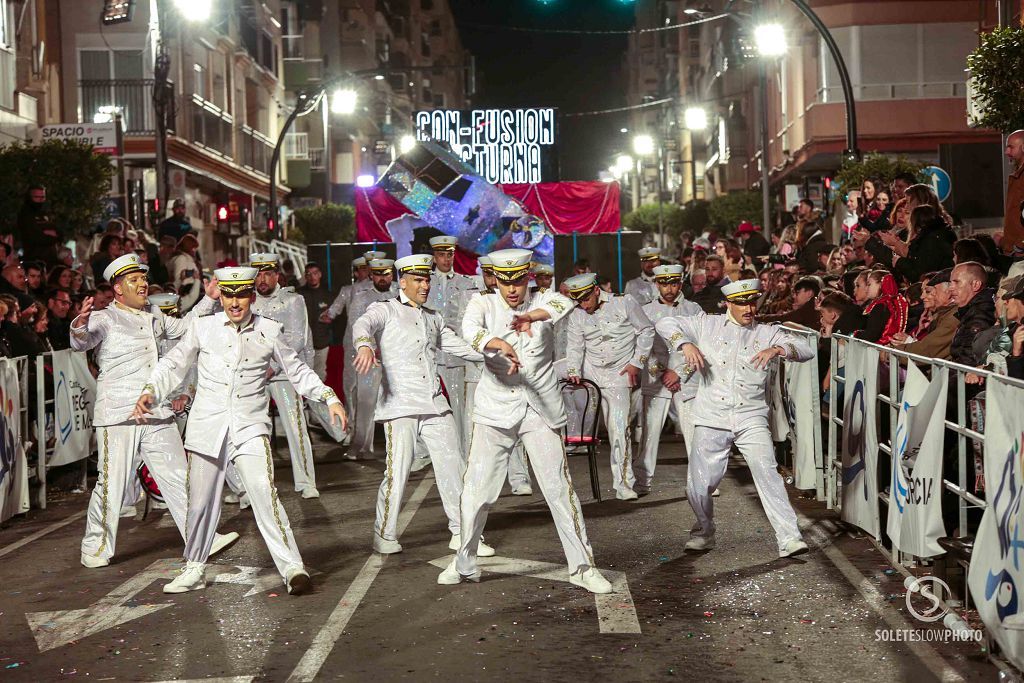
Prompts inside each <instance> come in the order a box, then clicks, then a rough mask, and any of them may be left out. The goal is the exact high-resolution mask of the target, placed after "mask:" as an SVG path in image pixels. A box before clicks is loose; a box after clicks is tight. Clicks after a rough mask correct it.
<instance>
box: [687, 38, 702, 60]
mask: <svg viewBox="0 0 1024 683" xmlns="http://www.w3.org/2000/svg"><path fill="white" fill-rule="evenodd" d="M687 47H688V48H689V51H690V52H689V54H690V59H700V39H698V38H690V41H689V43H688V44H687Z"/></svg>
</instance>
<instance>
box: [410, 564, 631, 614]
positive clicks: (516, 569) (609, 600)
mask: <svg viewBox="0 0 1024 683" xmlns="http://www.w3.org/2000/svg"><path fill="white" fill-rule="evenodd" d="M454 558H455V556H454V555H448V556H446V557H439V558H437V559H436V560H431V561H430V564H432V565H434V566H435V567H438V568H439V569H444V568H446V567H447V566H448V565H449V564H451V561H452V560H453V559H454ZM477 565H478V566H479V567H480V569H483V570H486V571H490V572H494V573H496V574H512V575H515V576H528V577H531V578H534V579H543V580H544V581H563V582H565V583H568V582H569V570H568V569H567V568H566V566H565V565H564V564H554V563H551V562H539V561H537V560H520V559H517V558H513V557H500V556H498V555H495V556H494V557H479V558H477ZM601 574H602V575H603V576H604V577H605V578H606V579H608V581H609V582H610V583H611V584H612V590H613V592H611V593H606V594H604V595H596V594H595V595H594V601H595V603H596V604H597V621H598V627H599V628H600V632H601V633H640V621H639V620H638V619H637V616H636V606H635V605H634V604H633V596H632V594H630V592H629V582H628V581H627V580H626V574H625V572H619V571H615V570H613V569H602V570H601ZM580 590H586V589H583V588H581V589H580Z"/></svg>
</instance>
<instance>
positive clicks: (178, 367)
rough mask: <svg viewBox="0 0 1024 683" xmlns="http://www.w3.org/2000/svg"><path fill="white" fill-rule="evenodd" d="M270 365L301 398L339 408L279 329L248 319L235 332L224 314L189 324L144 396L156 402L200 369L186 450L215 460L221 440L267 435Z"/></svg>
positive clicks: (276, 325)
mask: <svg viewBox="0 0 1024 683" xmlns="http://www.w3.org/2000/svg"><path fill="white" fill-rule="evenodd" d="M271 363H276V364H277V365H278V367H280V368H281V372H283V373H284V375H285V376H286V377H287V378H288V381H290V382H291V383H292V386H294V387H295V390H296V391H297V392H298V393H299V394H301V395H302V396H305V397H306V398H308V399H310V400H314V401H323V402H325V403H327V404H331V403H336V402H338V398H337V396H335V395H334V391H332V390H331V389H329V388H328V387H326V386H325V385H324V383H323V382H321V381H320V378H319V377H317V376H316V373H314V372H313V371H312V370H311V369H310V368H309V366H308V365H306V364H305V363H303V362H302V360H300V359H299V357H298V355H296V353H295V351H294V350H292V348H291V347H290V346H288V344H286V343H285V341H284V338H283V334H282V329H281V324H280V323H277V322H274V321H273V320H270V319H269V318H264V317H262V316H260V315H252V316H250V318H249V320H248V321H247V322H246V323H245V324H244V325H243V326H241V327H236V326H235V325H234V324H233V323H232V322H231V321H230V320H229V319H228V317H227V314H226V313H223V312H222V313H217V314H215V315H211V316H206V317H204V318H192V319H191V320H189V321H188V326H187V329H186V331H185V334H184V336H183V337H182V338H181V341H180V342H178V344H177V345H176V346H175V347H174V348H173V349H171V351H170V352H169V353H168V354H167V355H166V356H164V357H163V358H161V359H160V361H159V362H158V363H157V364H156V368H155V369H154V370H153V372H152V374H150V376H149V380H148V382H147V383H146V390H147V391H149V392H150V393H151V394H153V396H154V397H155V398H156V400H157V402H159V401H161V400H163V399H165V398H166V397H167V396H168V394H169V392H170V391H172V390H173V389H174V388H175V387H176V386H178V385H179V384H180V383H181V381H182V379H183V378H184V377H185V375H186V374H187V373H188V370H189V368H190V367H192V366H193V365H196V364H198V372H199V381H198V386H197V388H196V396H195V400H194V401H193V402H192V409H191V412H190V414H189V419H188V429H187V430H186V432H185V449H186V450H188V451H192V452H194V453H201V454H203V455H207V456H212V457H217V456H219V455H220V453H221V450H222V448H223V445H224V443H225V440H227V441H228V442H230V443H231V444H232V445H234V446H239V445H241V444H243V443H245V442H246V441H248V440H250V439H253V438H256V437H259V436H265V435H269V434H270V412H269V399H268V397H267V369H268V368H270V365H271ZM136 398H138V396H136Z"/></svg>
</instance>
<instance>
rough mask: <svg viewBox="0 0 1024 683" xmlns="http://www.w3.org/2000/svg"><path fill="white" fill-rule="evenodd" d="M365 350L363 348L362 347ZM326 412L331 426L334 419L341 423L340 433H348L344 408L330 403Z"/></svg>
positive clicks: (346, 415) (346, 414) (338, 404)
mask: <svg viewBox="0 0 1024 683" xmlns="http://www.w3.org/2000/svg"><path fill="white" fill-rule="evenodd" d="M363 348H365V347H363ZM327 412H328V413H330V415H331V426H332V427H333V426H334V424H335V418H337V420H338V422H340V423H341V431H343V432H347V431H348V413H346V412H345V406H343V405H341V404H340V403H331V404H330V405H328V406H327Z"/></svg>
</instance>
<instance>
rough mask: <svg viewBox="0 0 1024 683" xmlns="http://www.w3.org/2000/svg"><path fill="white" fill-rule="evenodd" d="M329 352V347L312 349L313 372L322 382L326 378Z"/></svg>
mask: <svg viewBox="0 0 1024 683" xmlns="http://www.w3.org/2000/svg"><path fill="white" fill-rule="evenodd" d="M330 350H331V347H329V346H325V347H324V348H322V349H313V372H315V373H316V376H317V377H319V378H320V381H321V382H322V381H324V378H326V377H327V353H328V351H330Z"/></svg>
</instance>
